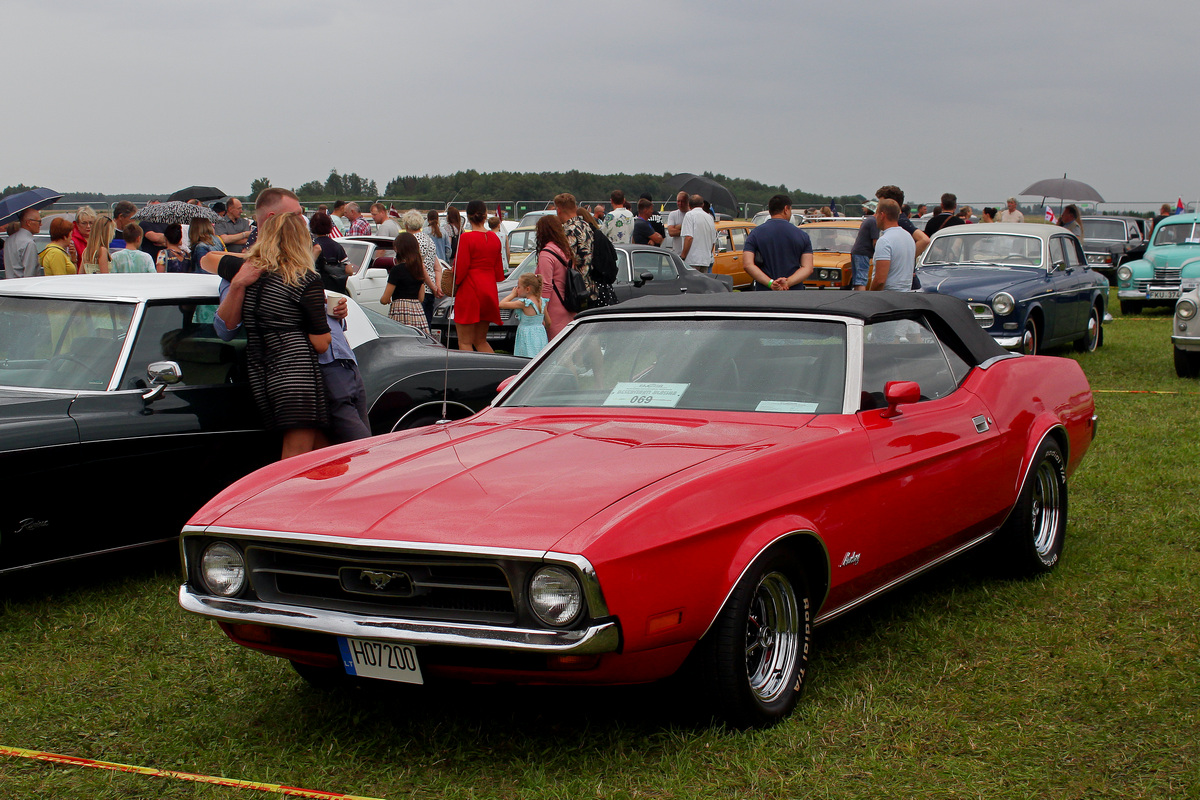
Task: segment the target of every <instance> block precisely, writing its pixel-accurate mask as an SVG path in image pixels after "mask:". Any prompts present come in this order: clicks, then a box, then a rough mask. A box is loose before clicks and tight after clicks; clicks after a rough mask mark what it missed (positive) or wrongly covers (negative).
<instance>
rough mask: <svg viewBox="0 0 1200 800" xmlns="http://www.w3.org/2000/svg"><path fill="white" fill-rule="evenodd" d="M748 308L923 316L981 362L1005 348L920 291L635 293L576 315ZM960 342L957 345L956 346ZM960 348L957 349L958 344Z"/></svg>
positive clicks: (966, 315)
mask: <svg viewBox="0 0 1200 800" xmlns="http://www.w3.org/2000/svg"><path fill="white" fill-rule="evenodd" d="M689 311H692V312H697V313H705V312H718V313H729V312H739V311H740V312H750V313H755V312H759V313H766V314H769V313H785V314H786V313H793V314H794V313H797V312H802V313H806V314H829V315H834V316H842V317H851V318H854V319H861V320H863V321H864V322H879V321H883V320H888V319H900V318H904V317H909V318H911V317H915V316H918V315H924V316H925V317H926V318H927V319H928V320H929V323H930V325H931V326H932V327H933V328H934V330H935V332H936V333H937V334H938V336H939V337H941V338H942V339H943V340H944V341H946V343H947V344H949V345H951V346H952V347H953V348H954V349H955V350H957V351H959V353H960V355H962V356H963V357H964V358H966V357H968V355H969V358H968V360H969V361H970V362H972V363H975V364H979V363H982V362H984V361H987V360H988V359H989V358H995V357H996V356H1002V355H1005V354H1007V353H1008V351H1007V350H1005V349H1004V348H1003V347H1001V346H1000V345H999V344H997V343H996V340H995V339H993V338H992V337H991V336H990V335H989V334H988V333H987V332H986V331H985V330H984V329H983V328H981V327H979V323H978V322H976V321H975V315H974V314H972V313H971V309H970V308H968V307H967V304H966V303H965V302H963V301H962V300H960V299H958V298H957V297H950V296H948V295H940V294H926V293H922V292H852V291H812V290H806V291H791V292H733V293H732V294H698V295H669V296H662V297H655V296H649V297H639V298H637V299H635V300H627V301H626V302H624V303H621V304H620V305H616V306H608V307H606V308H596V309H591V310H589V311H584V312H581V313H580V314H579V318H580V319H583V318H588V317H595V316H601V315H607V314H629V313H639V314H645V313H680V312H689ZM956 345H958V346H956ZM960 347H961V349H960Z"/></svg>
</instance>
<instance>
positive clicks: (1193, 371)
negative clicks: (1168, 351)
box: [1175, 347, 1200, 378]
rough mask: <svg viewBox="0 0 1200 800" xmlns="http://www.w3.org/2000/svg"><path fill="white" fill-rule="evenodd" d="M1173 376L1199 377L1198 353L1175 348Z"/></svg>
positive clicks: (1199, 359) (1199, 362) (1199, 354)
mask: <svg viewBox="0 0 1200 800" xmlns="http://www.w3.org/2000/svg"><path fill="white" fill-rule="evenodd" d="M1175 374H1176V375H1178V376H1179V377H1181V378H1195V377H1197V376H1200V353H1194V352H1192V351H1191V350H1180V349H1179V348H1178V347H1176V348H1175Z"/></svg>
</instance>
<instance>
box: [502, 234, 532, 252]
mask: <svg viewBox="0 0 1200 800" xmlns="http://www.w3.org/2000/svg"><path fill="white" fill-rule="evenodd" d="M536 247H537V231H513V232H512V233H510V234H509V235H508V252H510V253H528V252H529V251H531V250H533V249H535V248H536Z"/></svg>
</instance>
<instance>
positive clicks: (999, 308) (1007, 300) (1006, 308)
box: [992, 292, 1017, 317]
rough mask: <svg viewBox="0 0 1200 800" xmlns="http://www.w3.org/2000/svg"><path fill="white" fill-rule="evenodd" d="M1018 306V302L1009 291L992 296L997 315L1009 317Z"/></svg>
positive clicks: (993, 308) (993, 307)
mask: <svg viewBox="0 0 1200 800" xmlns="http://www.w3.org/2000/svg"><path fill="white" fill-rule="evenodd" d="M1016 307H1017V304H1016V302H1015V301H1014V300H1013V298H1012V295H1011V294H1009V293H1008V292H1001V293H1000V294H998V295H996V296H995V297H993V298H992V310H993V311H995V312H996V316H998V317H1007V316H1008V315H1009V314H1011V313H1012V312H1013V309H1014V308H1016Z"/></svg>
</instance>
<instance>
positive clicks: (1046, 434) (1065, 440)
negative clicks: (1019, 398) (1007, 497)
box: [1004, 412, 1071, 522]
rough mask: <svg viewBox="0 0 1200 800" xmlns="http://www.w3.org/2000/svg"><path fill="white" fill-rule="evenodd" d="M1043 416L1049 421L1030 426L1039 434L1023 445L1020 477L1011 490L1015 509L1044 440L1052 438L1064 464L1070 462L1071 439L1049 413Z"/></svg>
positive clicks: (1006, 519)
mask: <svg viewBox="0 0 1200 800" xmlns="http://www.w3.org/2000/svg"><path fill="white" fill-rule="evenodd" d="M1045 416H1046V417H1049V419H1048V420H1043V419H1038V420H1036V421H1035V422H1034V424H1033V425H1031V426H1030V428H1031V429H1032V430H1040V431H1041V434H1040V435H1037V436H1030V437H1029V441H1028V442H1026V444H1025V454H1024V455H1023V456H1022V457H1021V471H1020V473H1019V475H1020V477H1019V478H1018V480H1017V485H1016V486H1015V487H1014V488H1013V505H1012V508H1015V507H1016V505H1017V500H1018V499H1020V495H1021V488H1022V487H1023V486H1024V485H1025V481H1026V480H1028V479H1029V471H1030V470H1031V469H1033V466H1034V465H1033V459H1034V457H1036V456H1037V452H1038V450H1040V449H1041V447H1042V443H1043V442H1045V441H1046V439H1048V438H1050V437H1053V438H1054V441H1055V442H1056V443H1057V444H1058V446H1059V447H1061V448H1062V451H1063V460H1064V462H1065V463H1068V464H1069V463H1070V462H1071V437H1070V436H1068V435H1067V427H1066V426H1065V425H1063V423H1062V422H1060V421H1059V420H1058V419H1056V418H1054V416H1053V415H1051V414H1050V413H1049V412H1047V413H1046V414H1045ZM1012 508H1010V509H1009V515H1011V514H1012ZM1004 521H1005V522H1007V521H1008V516H1005V518H1004Z"/></svg>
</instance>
